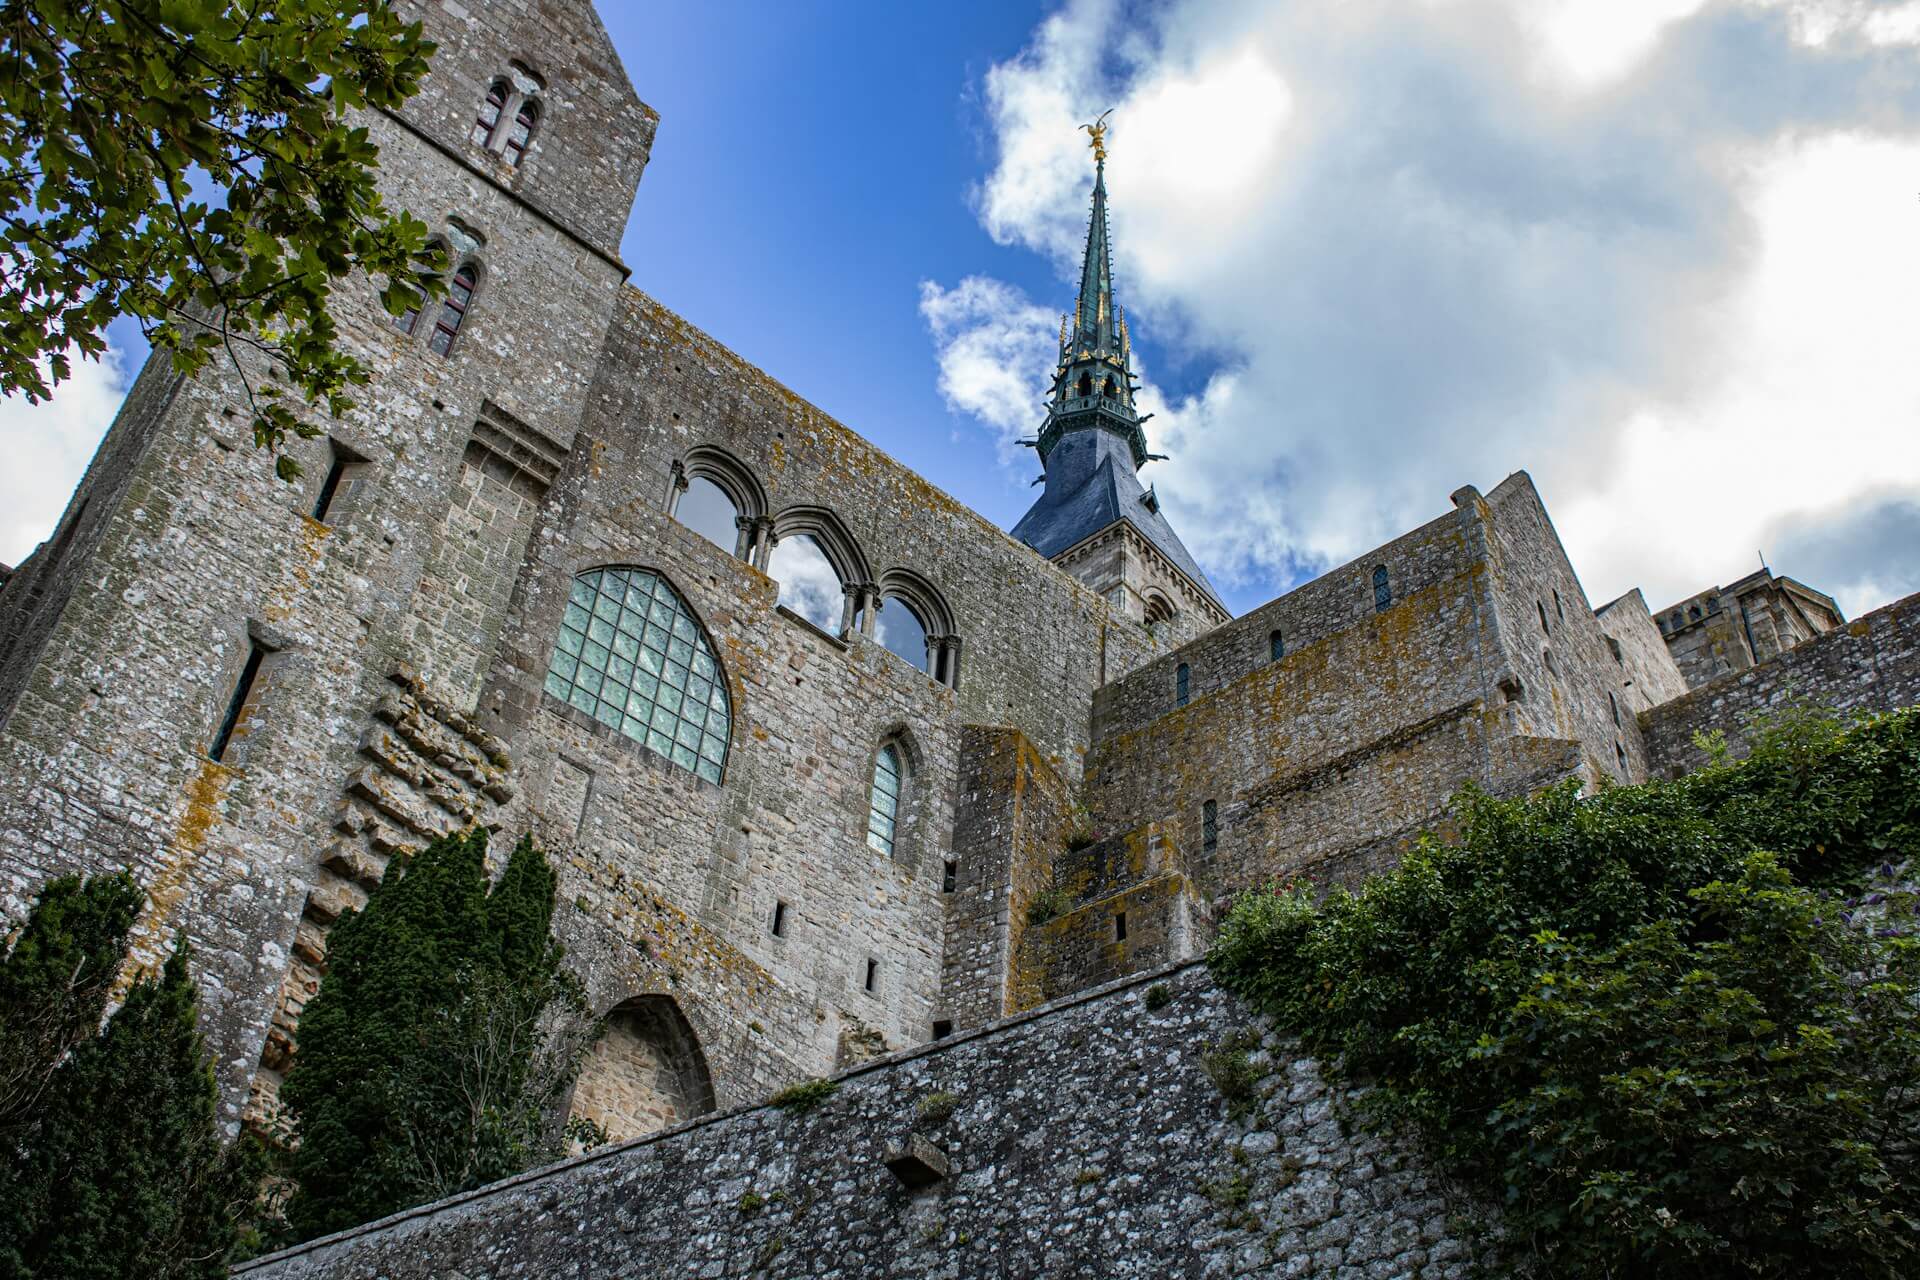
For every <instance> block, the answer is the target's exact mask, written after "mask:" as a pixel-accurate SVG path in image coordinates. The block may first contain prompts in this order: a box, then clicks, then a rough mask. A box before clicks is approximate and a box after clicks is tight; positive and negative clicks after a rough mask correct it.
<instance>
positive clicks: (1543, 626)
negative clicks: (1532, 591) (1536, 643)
mask: <svg viewBox="0 0 1920 1280" xmlns="http://www.w3.org/2000/svg"><path fill="white" fill-rule="evenodd" d="M1533 607H1534V608H1536V609H1538V610H1539V611H1540V631H1541V634H1542V635H1549V636H1550V635H1552V634H1553V628H1551V627H1549V626H1548V625H1547V606H1546V605H1544V604H1542V603H1540V602H1539V601H1538V600H1535V601H1534V602H1533Z"/></svg>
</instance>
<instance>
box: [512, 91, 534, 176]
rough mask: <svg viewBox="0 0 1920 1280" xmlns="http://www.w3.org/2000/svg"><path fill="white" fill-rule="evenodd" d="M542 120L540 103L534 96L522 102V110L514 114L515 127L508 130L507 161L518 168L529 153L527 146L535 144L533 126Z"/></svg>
mask: <svg viewBox="0 0 1920 1280" xmlns="http://www.w3.org/2000/svg"><path fill="white" fill-rule="evenodd" d="M539 122H540V104H539V103H538V102H536V101H534V100H533V99H532V98H528V99H526V100H525V101H524V102H522V103H521V104H520V110H518V111H516V112H515V113H514V116H513V128H511V129H509V130H508V131H507V146H506V151H505V153H504V154H505V155H506V158H507V163H508V164H510V165H513V166H514V167H515V168H518V167H519V165H520V160H521V157H523V156H525V155H526V154H527V148H528V147H530V146H532V145H533V127H534V125H536V124H538V123H539Z"/></svg>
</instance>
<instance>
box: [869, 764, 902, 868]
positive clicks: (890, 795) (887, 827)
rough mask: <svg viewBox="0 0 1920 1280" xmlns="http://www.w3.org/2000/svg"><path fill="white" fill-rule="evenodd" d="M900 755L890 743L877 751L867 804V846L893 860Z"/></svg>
mask: <svg viewBox="0 0 1920 1280" xmlns="http://www.w3.org/2000/svg"><path fill="white" fill-rule="evenodd" d="M901 782H902V778H901V768H900V752H899V749H898V748H896V747H895V746H894V745H893V744H892V743H888V744H887V745H886V746H884V747H882V748H880V754H879V755H877V756H875V757H874V758H873V790H872V793H871V795H870V797H869V800H868V804H867V843H868V844H869V845H871V846H872V847H873V848H874V849H875V850H876V851H877V852H880V853H884V854H886V855H887V856H888V857H889V858H891V857H892V856H893V841H894V835H895V832H896V831H897V830H898V824H899V821H900V791H901Z"/></svg>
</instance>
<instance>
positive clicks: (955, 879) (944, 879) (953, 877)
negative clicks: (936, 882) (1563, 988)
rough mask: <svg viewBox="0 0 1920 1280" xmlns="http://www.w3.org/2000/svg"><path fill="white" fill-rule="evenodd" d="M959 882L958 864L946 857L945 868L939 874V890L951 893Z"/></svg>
mask: <svg viewBox="0 0 1920 1280" xmlns="http://www.w3.org/2000/svg"><path fill="white" fill-rule="evenodd" d="M959 883H960V864H959V863H957V862H955V861H953V860H952V859H948V860H947V867H946V870H945V871H944V872H942V873H941V876H940V892H942V893H952V892H953V891H954V889H955V888H956V887H957V886H958V885H959Z"/></svg>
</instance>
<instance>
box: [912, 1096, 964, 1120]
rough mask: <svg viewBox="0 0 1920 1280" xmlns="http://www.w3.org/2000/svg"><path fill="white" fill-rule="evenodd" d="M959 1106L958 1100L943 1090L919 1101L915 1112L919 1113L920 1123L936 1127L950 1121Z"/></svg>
mask: <svg viewBox="0 0 1920 1280" xmlns="http://www.w3.org/2000/svg"><path fill="white" fill-rule="evenodd" d="M959 1106H960V1099H959V1098H956V1097H955V1096H954V1095H953V1094H951V1093H948V1092H946V1091H945V1090H944V1089H943V1090H940V1091H937V1092H935V1093H930V1094H928V1095H927V1096H926V1097H924V1098H922V1099H920V1103H919V1106H918V1107H917V1108H916V1110H918V1112H919V1113H920V1119H921V1121H922V1123H925V1124H930V1125H936V1124H945V1123H946V1122H947V1121H948V1120H951V1119H952V1118H953V1113H954V1112H955V1111H956V1110H958V1109H959Z"/></svg>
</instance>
